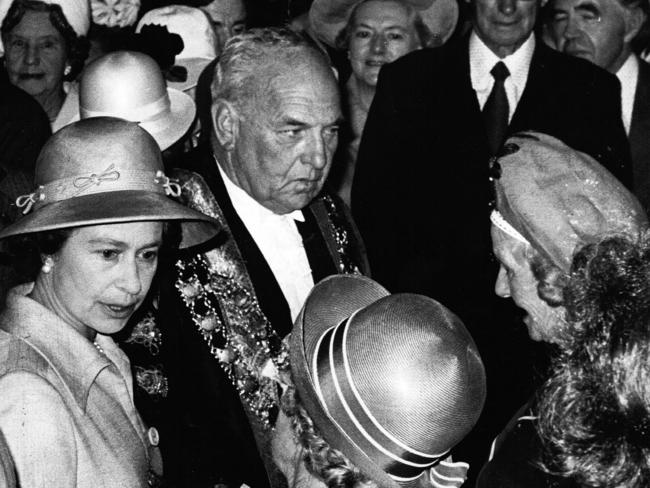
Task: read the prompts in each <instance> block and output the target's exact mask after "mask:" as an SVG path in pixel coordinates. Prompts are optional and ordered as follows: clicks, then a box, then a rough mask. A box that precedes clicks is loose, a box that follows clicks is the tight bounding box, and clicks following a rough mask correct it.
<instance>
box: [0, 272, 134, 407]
mask: <svg viewBox="0 0 650 488" xmlns="http://www.w3.org/2000/svg"><path fill="white" fill-rule="evenodd" d="M33 288H34V283H26V284H24V285H20V286H17V287H15V288H13V289H12V290H10V291H9V293H8V295H7V307H6V309H5V310H4V312H3V313H2V315H0V328H1V329H3V330H5V331H7V332H9V333H11V334H12V335H13V336H16V337H19V338H21V339H22V340H23V341H25V342H26V343H27V344H29V345H30V346H32V347H33V348H34V349H36V350H37V351H38V352H39V353H40V354H41V355H42V356H43V357H44V358H45V359H46V360H47V361H48V362H49V363H50V364H51V365H52V367H53V368H54V369H55V371H56V372H57V374H58V375H59V376H60V377H61V380H62V381H63V383H65V385H66V386H67V387H68V389H69V390H70V392H71V394H72V396H73V397H74V399H75V401H76V402H77V404H78V405H79V407H80V408H81V409H82V410H84V411H85V410H86V402H87V400H88V392H89V391H90V387H91V386H92V384H93V382H94V381H95V378H96V377H97V375H98V374H99V372H100V371H101V370H103V369H104V368H106V367H107V366H110V365H111V364H112V363H114V364H115V365H116V366H117V368H118V369H119V370H120V373H121V374H122V376H123V377H125V378H127V379H130V378H131V374H130V372H129V371H128V369H129V368H128V364H129V363H128V359H126V356H125V355H124V353H123V352H122V351H121V350H120V349H119V348H118V346H117V345H116V344H115V343H114V342H113V340H112V339H111V338H110V337H108V336H103V335H101V334H98V335H97V342H98V344H100V346H101V347H102V349H103V350H104V352H105V354H106V356H104V355H103V354H101V353H100V352H99V351H98V350H97V349H96V348H95V346H94V345H93V344H92V343H91V342H90V341H89V340H88V339H86V338H85V337H83V336H82V335H81V334H80V333H79V332H77V331H76V330H75V329H74V328H73V327H72V326H70V325H68V324H67V323H66V322H64V321H63V320H62V319H61V318H60V317H59V316H58V315H56V314H55V313H54V312H52V311H50V310H49V309H48V308H46V307H44V306H43V305H41V304H40V303H38V302H37V301H36V300H33V299H32V298H30V297H28V296H27V295H28V294H29V293H31V291H32V290H33ZM109 358H110V359H109ZM127 382H128V381H127Z"/></svg>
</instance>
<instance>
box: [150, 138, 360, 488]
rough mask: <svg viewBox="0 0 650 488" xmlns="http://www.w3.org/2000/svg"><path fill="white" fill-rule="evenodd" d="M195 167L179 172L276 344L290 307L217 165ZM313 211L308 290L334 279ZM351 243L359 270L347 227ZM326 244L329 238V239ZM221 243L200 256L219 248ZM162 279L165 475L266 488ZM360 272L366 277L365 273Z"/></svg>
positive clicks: (205, 356) (199, 155)
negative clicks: (192, 181)
mask: <svg viewBox="0 0 650 488" xmlns="http://www.w3.org/2000/svg"><path fill="white" fill-rule="evenodd" d="M192 156H193V157H195V158H196V159H194V160H192V161H190V162H188V164H186V165H184V167H185V168H190V169H193V170H194V171H196V172H197V173H199V174H200V175H201V176H203V178H204V179H205V180H206V182H207V184H208V186H209V187H210V190H211V191H212V193H213V195H214V196H215V198H216V200H217V202H218V203H219V205H220V207H221V210H222V211H223V214H224V218H225V220H226V221H227V222H228V225H229V227H230V231H231V232H232V235H233V237H234V239H235V241H236V242H237V244H238V246H239V249H240V251H241V255H242V258H243V260H244V261H245V263H246V268H247V270H248V272H249V275H250V278H251V281H252V283H253V286H254V288H255V293H256V295H257V299H258V302H259V304H260V307H261V309H262V312H263V313H264V315H265V316H266V317H267V319H268V320H269V321H270V323H271V324H272V325H273V328H274V329H275V331H276V332H277V333H278V335H279V336H280V337H284V336H285V335H286V334H288V333H289V332H290V331H291V328H292V325H293V324H292V320H291V314H290V310H289V306H288V304H287V302H286V300H285V298H284V295H283V294H282V291H281V289H280V286H279V285H278V283H277V281H276V279H275V276H274V275H273V272H272V271H271V269H270V268H269V266H268V264H267V263H266V261H265V259H264V257H263V255H262V253H261V251H260V250H259V248H258V247H257V245H256V244H255V241H254V240H253V238H252V237H251V235H250V233H249V232H248V230H247V229H246V227H245V225H244V223H243V222H242V221H241V219H240V218H239V216H238V215H237V212H236V211H235V208H234V207H233V205H232V203H231V201H230V198H229V197H228V193H227V191H226V188H225V186H224V183H223V180H222V178H221V175H220V174H219V172H218V170H217V168H216V163H215V161H214V159H213V157H212V155H211V153H209V152H207V151H198V152H195V153H194V154H193V155H192ZM310 209H311V207H307V208H306V209H304V210H303V214H304V216H305V222H304V223H298V230H299V231H300V233H301V235H302V237H303V242H304V245H305V249H306V251H307V257H308V260H309V264H310V266H311V269H312V274H313V278H314V282H315V283H316V282H318V281H320V280H321V279H323V278H324V277H326V276H328V275H331V274H336V273H337V269H336V267H335V263H334V261H333V260H332V258H331V256H330V254H329V251H328V249H327V247H326V244H325V238H324V236H323V234H322V233H321V232H320V230H319V227H318V225H317V222H316V219H315V217H314V214H313V213H312V212H311V211H310ZM347 223H348V224H349V225H350V226H351V227H350V228H349V229H348V232H349V236H350V239H351V242H352V243H354V247H355V249H357V250H358V251H359V252H360V253H361V254H359V255H358V256H354V259H355V261H356V259H357V258H359V259H360V260H361V261H362V262H364V264H365V256H364V255H363V251H362V250H361V249H362V246H361V244H360V242H357V241H356V240H355V236H358V234H356V228H354V226H353V224H352V223H351V221H349V220H348V222H347ZM328 237H329V236H328ZM218 240H219V238H218V237H217V238H216V240H215V241H214V242H212V243H209V244H208V245H207V246H206V250H209V249H211V248H212V247H214V246H217V245H219V242H218ZM168 271H169V272H170V273H169V274H170V275H169V276H166V277H165V276H161V285H162V286H164V284H167V285H168V286H167V292H166V294H165V293H163V292H161V294H162V298H161V301H160V302H161V305H160V310H161V319H162V321H163V324H162V328H163V341H164V342H163V344H166V345H167V346H166V351H165V354H166V357H167V365H166V366H167V367H166V370H167V372H168V374H169V391H170V400H171V403H172V407H171V410H172V411H174V412H175V413H170V415H172V416H173V417H176V418H172V419H171V421H172V422H173V421H176V422H177V429H176V432H175V434H173V435H175V436H176V441H175V445H174V446H172V449H171V450H168V451H167V454H166V459H164V461H165V463H166V471H167V472H168V473H169V470H171V473H170V478H171V479H172V480H174V481H175V482H176V484H177V485H178V486H181V487H192V488H201V487H213V486H214V485H215V484H217V483H222V484H225V485H227V486H235V487H239V486H240V485H241V484H242V483H246V484H247V485H248V486H250V487H252V488H259V487H265V486H268V484H269V482H268V480H267V475H266V472H265V469H264V465H263V463H262V459H261V457H260V453H259V452H258V449H257V446H256V444H255V440H254V437H253V433H252V431H251V428H250V426H249V421H248V419H247V417H246V413H245V412H244V410H243V407H242V405H241V401H240V399H239V395H238V393H237V392H236V390H235V388H234V387H233V385H232V384H231V382H230V380H229V379H228V378H227V376H226V374H225V373H224V371H223V370H222V368H221V367H220V365H219V364H218V361H217V360H216V359H215V358H214V357H213V356H212V354H211V353H210V351H209V349H208V346H207V344H206V342H205V341H204V339H203V338H202V337H201V334H200V333H199V332H198V330H197V327H196V325H194V324H193V323H192V322H191V320H190V318H189V314H188V313H187V311H186V307H185V306H184V304H183V303H182V301H181V300H180V298H179V296H178V293H177V292H176V290H174V289H173V288H174V287H173V283H174V281H175V276H174V272H173V270H170V269H169V268H168ZM364 271H365V269H364Z"/></svg>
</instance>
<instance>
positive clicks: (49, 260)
mask: <svg viewBox="0 0 650 488" xmlns="http://www.w3.org/2000/svg"><path fill="white" fill-rule="evenodd" d="M52 266H54V261H52V258H46V259H45V262H44V263H43V266H41V271H42V272H43V273H49V272H50V271H52Z"/></svg>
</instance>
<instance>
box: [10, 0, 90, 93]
mask: <svg viewBox="0 0 650 488" xmlns="http://www.w3.org/2000/svg"><path fill="white" fill-rule="evenodd" d="M26 12H49V14H50V22H52V25H53V26H54V27H55V28H56V30H58V31H59V32H60V33H61V35H62V36H63V39H64V40H65V45H66V53H67V61H68V64H69V65H70V72H69V73H68V74H67V75H65V76H64V80H66V81H72V80H74V79H75V78H76V77H77V75H78V74H79V73H80V72H81V70H82V69H83V67H84V62H85V61H86V58H87V57H88V52H89V50H90V42H89V41H88V39H87V37H86V36H78V35H77V33H76V32H75V31H74V29H73V28H72V26H71V25H70V23H69V22H68V21H67V19H66V18H65V15H64V14H63V10H61V6H60V5H56V4H53V3H52V4H49V3H44V2H40V1H38V0H15V1H14V2H13V3H12V4H11V7H9V10H8V11H7V16H6V17H5V19H4V20H3V22H2V26H1V27H0V32H2V36H3V38H4V37H5V36H6V35H7V34H9V33H10V32H11V31H12V30H13V28H14V27H16V26H17V25H18V24H19V23H20V21H21V20H22V18H23V16H24V15H25V13H26Z"/></svg>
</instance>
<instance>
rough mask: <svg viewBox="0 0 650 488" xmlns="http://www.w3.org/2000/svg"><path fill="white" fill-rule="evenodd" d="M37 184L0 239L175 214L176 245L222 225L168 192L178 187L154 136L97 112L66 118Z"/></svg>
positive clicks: (42, 158) (40, 164)
mask: <svg viewBox="0 0 650 488" xmlns="http://www.w3.org/2000/svg"><path fill="white" fill-rule="evenodd" d="M34 181H35V185H36V189H35V190H34V192H33V193H31V194H29V195H23V196H21V197H19V198H18V199H17V200H16V204H17V205H18V206H19V207H20V208H22V209H23V213H24V214H25V215H24V217H22V218H20V219H19V220H17V221H16V222H15V223H14V224H12V225H9V226H8V227H5V228H4V229H3V230H2V231H0V239H1V238H5V237H9V236H15V235H20V234H29V233H33V232H43V231H49V230H55V229H64V228H72V227H80V226H84V225H98V224H115V223H122V222H138V221H152V220H154V221H157V220H162V221H167V220H169V221H180V222H181V229H182V239H181V243H180V247H181V248H185V247H191V246H194V245H197V244H200V243H202V242H204V241H206V240H208V239H210V238H211V237H213V236H214V235H215V234H216V233H217V231H218V230H219V224H218V223H217V222H216V221H215V220H214V219H212V218H210V217H208V216H207V215H204V214H202V213H200V212H196V211H194V210H191V209H189V208H187V207H185V206H184V205H181V204H180V203H177V202H175V201H173V200H172V199H171V198H170V197H171V196H174V197H177V196H179V195H180V187H179V185H178V184H177V183H175V182H174V181H172V180H170V179H169V178H168V177H167V176H165V173H164V172H163V164H162V158H161V154H160V149H159V148H158V145H157V144H156V141H154V140H153V138H152V137H151V136H150V135H149V134H148V133H147V132H146V131H145V130H144V129H142V128H141V127H140V126H138V124H136V123H134V122H128V121H126V120H122V119H117V118H113V117H98V118H93V119H87V120H82V121H79V122H75V123H73V124H70V125H68V126H66V127H64V128H63V129H61V130H60V131H58V132H56V133H55V134H54V135H53V136H52V137H51V138H50V139H49V140H48V142H47V143H46V144H45V146H44V147H43V149H42V150H41V153H40V154H39V157H38V160H37V161H36V171H35V177H34Z"/></svg>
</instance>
